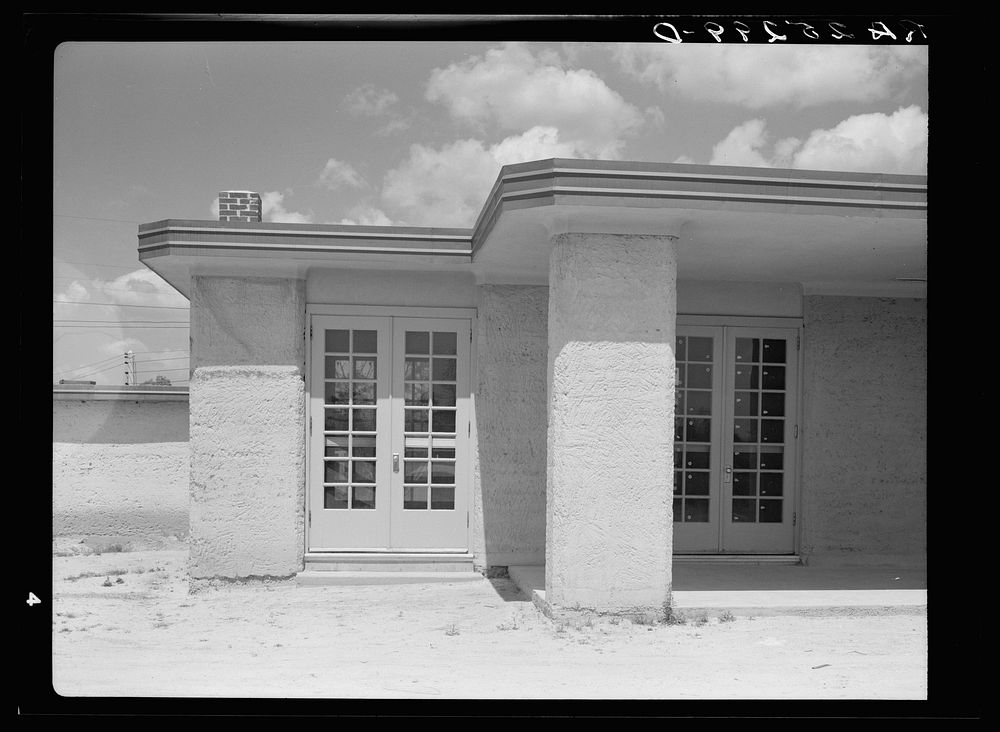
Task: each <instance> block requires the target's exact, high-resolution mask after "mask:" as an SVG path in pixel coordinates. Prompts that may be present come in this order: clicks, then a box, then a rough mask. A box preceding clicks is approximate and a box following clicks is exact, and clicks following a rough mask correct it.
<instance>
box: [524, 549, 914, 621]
mask: <svg viewBox="0 0 1000 732" xmlns="http://www.w3.org/2000/svg"><path fill="white" fill-rule="evenodd" d="M510 577H511V579H512V580H513V581H514V583H515V584H516V585H517V586H518V587H519V588H520V589H521V591H522V592H524V593H525V594H526V595H527V596H528V597H530V598H531V599H532V601H533V602H534V603H535V605H537V606H538V607H539V608H540V609H541V610H542V611H543V612H545V613H546V614H547V615H550V614H551V613H552V610H553V609H552V607H551V606H550V605H549V603H548V602H547V601H546V599H545V567H544V566H518V567H510ZM673 580H674V581H673V586H674V589H673V606H674V609H675V610H676V611H679V612H681V613H683V614H685V615H694V614H702V613H704V614H706V615H708V616H717V615H720V614H721V613H724V612H726V611H728V612H730V613H732V614H733V615H743V616H749V615H753V616H758V615H787V614H796V615H809V614H816V613H840V612H865V613H905V612H912V611H915V610H917V609H922V608H925V607H926V605H927V590H926V586H927V575H926V571H925V570H923V569H920V568H904V567H892V566H829V567H814V566H803V565H797V564H796V565H786V564H775V565H769V564H738V563H719V564H715V563H708V562H692V563H687V562H678V563H675V564H674V568H673Z"/></svg>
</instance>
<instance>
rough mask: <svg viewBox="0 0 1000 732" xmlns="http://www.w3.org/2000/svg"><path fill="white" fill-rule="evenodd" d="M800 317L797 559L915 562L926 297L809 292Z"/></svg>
mask: <svg viewBox="0 0 1000 732" xmlns="http://www.w3.org/2000/svg"><path fill="white" fill-rule="evenodd" d="M804 314H805V328H804V335H803V360H804V374H803V402H804V403H803V434H802V439H803V447H802V449H803V465H802V488H801V500H802V513H801V515H802V534H801V537H802V546H801V550H802V553H803V554H804V555H807V556H808V557H810V561H813V562H819V561H856V562H877V561H904V562H910V563H922V562H923V561H925V554H926V519H927V473H926V465H927V304H926V300H913V299H889V298H869V297H864V298H862V297H829V296H808V297H806V298H805V304H804Z"/></svg>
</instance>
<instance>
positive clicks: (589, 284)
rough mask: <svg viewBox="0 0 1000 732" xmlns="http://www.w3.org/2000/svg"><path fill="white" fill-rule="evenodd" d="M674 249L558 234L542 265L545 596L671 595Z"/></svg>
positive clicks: (620, 605) (576, 600)
mask: <svg viewBox="0 0 1000 732" xmlns="http://www.w3.org/2000/svg"><path fill="white" fill-rule="evenodd" d="M676 271H677V270H676V248H675V246H674V243H673V241H672V240H671V239H669V238H661V237H644V236H615V235H608V234H562V235H558V236H556V237H553V251H552V257H551V264H550V274H549V278H550V279H549V321H548V322H549V328H548V342H549V356H548V383H549V387H548V393H549V416H548V460H547V467H548V480H547V495H546V499H547V525H546V595H547V597H548V600H549V602H551V603H553V604H554V605H557V606H566V607H577V606H579V607H582V608H587V609H593V610H597V611H605V612H630V611H643V612H648V611H652V612H663V611H664V609H665V607H666V606H668V604H669V601H670V576H671V548H672V543H671V540H672V518H673V517H672V507H671V491H672V482H673V474H672V470H673V457H672V455H673V452H672V449H671V447H672V444H673V442H672V440H673V432H672V425H673V407H674V400H673V394H674V353H673V347H674V333H675V316H676V313H675V307H676V299H675V295H676Z"/></svg>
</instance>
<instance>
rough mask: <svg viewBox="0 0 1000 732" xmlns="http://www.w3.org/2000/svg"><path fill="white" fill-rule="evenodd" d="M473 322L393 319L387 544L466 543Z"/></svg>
mask: <svg viewBox="0 0 1000 732" xmlns="http://www.w3.org/2000/svg"><path fill="white" fill-rule="evenodd" d="M470 333H471V323H470V322H469V321H468V320H451V319H429V318H406V317H399V318H393V352H394V354H396V355H395V356H394V358H393V377H392V379H393V389H392V392H393V399H392V403H393V408H392V414H393V428H392V445H393V447H392V452H393V454H394V456H398V460H399V468H398V470H397V469H395V468H394V472H393V474H392V482H393V488H392V508H391V511H392V531H391V546H392V548H394V549H398V550H424V551H427V550H431V549H433V550H438V551H465V550H466V549H467V548H468V493H469V490H468V459H469V458H468V441H469V388H470V356H471V343H470Z"/></svg>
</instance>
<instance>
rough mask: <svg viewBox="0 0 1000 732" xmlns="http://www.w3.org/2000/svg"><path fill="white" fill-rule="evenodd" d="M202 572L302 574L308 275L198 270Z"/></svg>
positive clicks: (195, 435)
mask: <svg viewBox="0 0 1000 732" xmlns="http://www.w3.org/2000/svg"><path fill="white" fill-rule="evenodd" d="M191 290H192V294H191V361H192V365H193V366H194V367H195V368H194V372H193V375H192V377H191V397H190V398H191V420H190V450H191V503H190V532H191V533H190V559H189V571H190V575H191V579H192V580H205V579H238V578H251V577H272V578H279V577H290V576H292V575H294V574H296V573H297V572H299V571H301V569H302V558H303V551H304V549H303V547H304V528H305V522H304V520H305V508H304V507H305V382H304V381H303V374H304V366H305V340H304V332H305V330H304V329H305V286H304V282H303V281H302V280H295V279H285V278H244V277H192V288H191Z"/></svg>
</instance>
